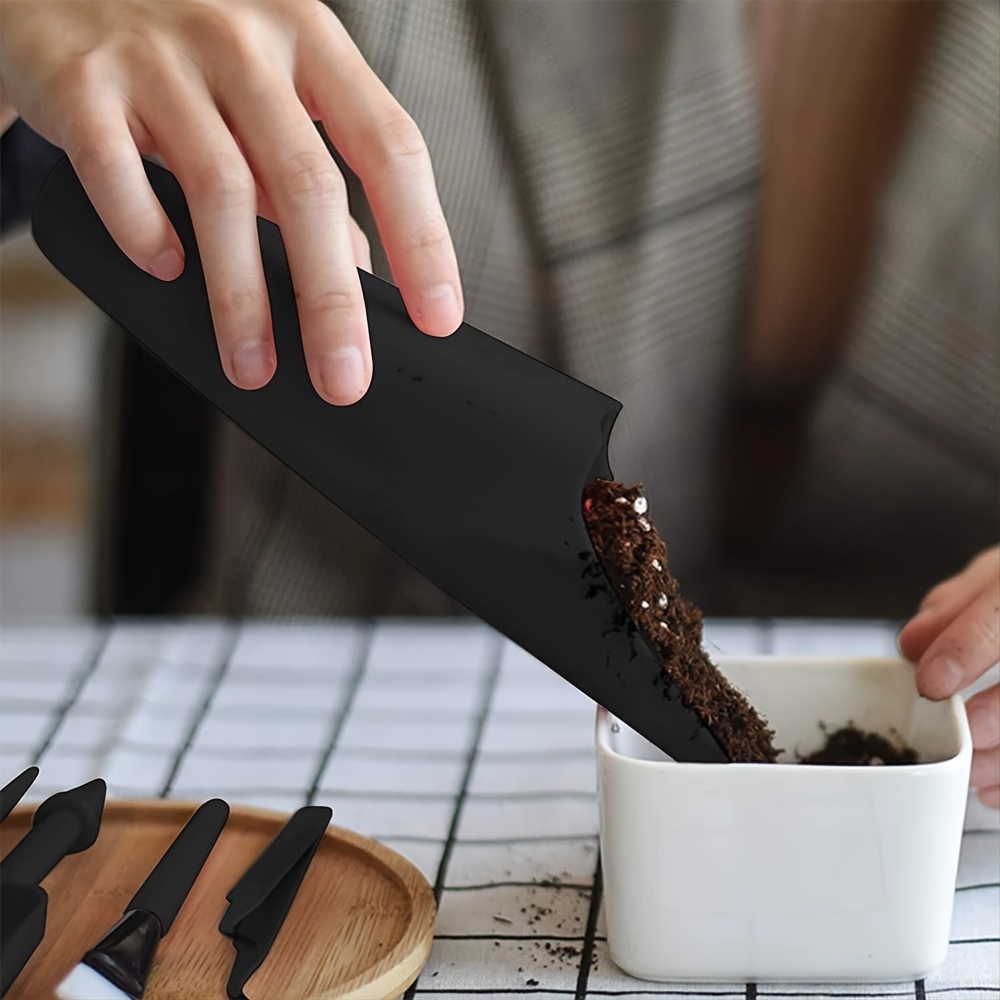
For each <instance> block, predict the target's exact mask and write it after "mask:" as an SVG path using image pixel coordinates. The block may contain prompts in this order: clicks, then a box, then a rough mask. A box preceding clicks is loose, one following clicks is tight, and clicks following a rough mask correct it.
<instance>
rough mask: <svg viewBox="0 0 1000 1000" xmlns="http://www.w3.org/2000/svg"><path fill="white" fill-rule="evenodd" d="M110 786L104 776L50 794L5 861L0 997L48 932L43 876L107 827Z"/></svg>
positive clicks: (1, 867) (0, 887) (1, 871)
mask: <svg viewBox="0 0 1000 1000" xmlns="http://www.w3.org/2000/svg"><path fill="white" fill-rule="evenodd" d="M106 794H107V786H106V785H105V783H104V781H103V780H101V779H100V778H95V779H94V780H93V781H88V782H87V783H86V784H84V785H80V786H78V787H77V788H71V789H69V790H68V791H65V792H59V793H57V794H56V795H53V796H51V797H49V798H47V799H46V800H45V801H44V802H43V803H42V804H41V805H39V806H38V808H37V809H36V810H35V813H34V816H33V817H32V822H31V829H30V830H29V831H28V832H27V833H26V834H25V835H24V837H23V838H22V839H21V840H20V841H19V842H18V843H17V845H16V846H15V847H14V848H13V849H12V850H11V852H10V853H9V854H8V855H7V856H6V857H5V858H4V859H3V861H0V996H3V994H5V993H6V992H7V990H8V989H9V987H10V984H11V983H13V982H14V980H15V979H16V978H17V977H18V975H20V972H21V970H22V969H23V968H24V966H25V964H26V963H27V961H28V959H29V958H31V956H32V955H33V954H34V952H35V949H36V948H37V947H38V945H39V944H41V941H42V938H43V937H44V936H45V916H46V912H47V910H48V896H47V894H46V892H45V890H44V889H43V888H42V887H41V884H40V883H41V882H42V880H43V879H44V878H45V877H46V876H47V875H48V874H49V872H50V871H52V869H53V868H55V866H56V865H57V864H59V862H60V861H62V859H63V858H64V857H65V856H66V855H67V854H78V853H79V852H80V851H85V850H87V848H88V847H91V846H92V845H93V843H94V841H95V840H97V834H98V832H99V831H100V828H101V817H102V816H103V815H104V798H105V795H106Z"/></svg>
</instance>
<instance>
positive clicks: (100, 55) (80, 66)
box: [47, 49, 108, 104]
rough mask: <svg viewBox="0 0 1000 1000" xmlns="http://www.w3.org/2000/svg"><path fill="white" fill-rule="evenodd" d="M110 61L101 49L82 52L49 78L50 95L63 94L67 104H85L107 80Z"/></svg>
mask: <svg viewBox="0 0 1000 1000" xmlns="http://www.w3.org/2000/svg"><path fill="white" fill-rule="evenodd" d="M107 74H108V59H107V56H106V54H105V53H104V52H102V51H101V50H100V49H91V50H89V51H87V52H81V53H79V54H78V55H76V56H74V57H73V58H72V59H69V60H67V61H66V62H65V63H64V64H63V65H61V66H60V67H59V68H58V69H56V70H54V71H53V72H52V74H51V75H50V76H49V78H48V80H49V86H48V88H47V90H48V92H49V93H54V94H61V95H63V97H64V99H65V100H66V101H67V102H75V103H81V104H82V103H84V102H85V101H86V100H87V98H88V97H89V96H90V95H91V94H92V92H93V91H94V89H95V88H96V87H97V86H99V84H100V83H101V81H102V80H105V79H107Z"/></svg>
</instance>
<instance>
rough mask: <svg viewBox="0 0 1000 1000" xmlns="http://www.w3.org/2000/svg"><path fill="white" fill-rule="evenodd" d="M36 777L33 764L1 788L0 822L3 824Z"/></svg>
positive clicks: (36, 772)
mask: <svg viewBox="0 0 1000 1000" xmlns="http://www.w3.org/2000/svg"><path fill="white" fill-rule="evenodd" d="M37 777H38V768H37V767H35V765H34V764H32V765H31V767H26V768H25V769H24V770H23V771H22V772H21V773H20V774H19V775H18V776H17V777H16V778H12V779H11V780H10V781H8V782H7V784H6V785H4V786H3V788H0V822H3V820H5V819H6V818H7V817H8V816H9V815H10V811H11V810H12V809H13V808H14V806H16V805H17V804H18V802H20V801H21V799H23V798H24V793H25V792H27V790H28V789H29V788H31V786H32V785H33V784H34V782H35V778H37Z"/></svg>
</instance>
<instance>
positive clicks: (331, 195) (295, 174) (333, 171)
mask: <svg viewBox="0 0 1000 1000" xmlns="http://www.w3.org/2000/svg"><path fill="white" fill-rule="evenodd" d="M278 177H279V182H280V184H281V190H282V191H283V192H284V193H285V194H286V195H287V196H288V197H289V198H291V199H292V201H293V202H296V203H301V202H308V203H309V204H315V203H316V202H324V203H329V202H337V203H341V202H343V203H346V200H347V187H346V185H345V183H344V178H343V177H341V176H340V171H339V170H337V167H336V165H335V164H334V162H333V160H332V159H331V158H330V157H329V156H328V155H327V154H326V153H313V152H307V153H297V154H296V155H294V156H290V157H289V158H288V159H286V160H285V161H284V162H283V163H282V164H281V167H280V169H279V171H278Z"/></svg>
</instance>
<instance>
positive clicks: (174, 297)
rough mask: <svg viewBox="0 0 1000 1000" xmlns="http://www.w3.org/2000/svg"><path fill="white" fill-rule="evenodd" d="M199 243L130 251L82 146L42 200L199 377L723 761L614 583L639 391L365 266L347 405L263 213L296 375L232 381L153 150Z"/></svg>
mask: <svg viewBox="0 0 1000 1000" xmlns="http://www.w3.org/2000/svg"><path fill="white" fill-rule="evenodd" d="M146 170H147V173H148V174H149V178H150V181H151V183H152V185H153V188H154V190H155V191H156V194H157V196H158V197H159V199H160V201H161V202H162V203H163V206H164V209H165V210H166V212H167V215H168V216H169V217H170V219H171V221H172V222H173V224H174V226H175V228H176V230H177V233H178V235H179V236H180V238H181V241H182V242H183V244H184V250H185V253H186V266H185V270H184V273H183V274H182V275H181V276H180V277H179V278H177V279H176V280H175V281H172V282H169V283H166V282H161V281H158V280H157V279H156V278H153V277H151V276H150V275H148V274H146V273H145V272H144V271H142V270H141V269H140V268H138V267H136V266H135V265H134V264H132V263H131V261H129V260H128V258H127V257H126V256H125V255H124V254H123V253H122V252H121V251H120V250H119V249H118V247H117V246H116V245H115V243H114V241H113V240H112V238H111V236H110V235H109V234H108V232H107V230H106V229H105V228H104V225H103V223H102V222H101V220H100V218H99V217H98V215H97V213H96V211H95V210H94V208H93V206H92V205H91V203H90V201H89V200H88V198H87V195H86V193H85V192H84V190H83V188H82V186H81V185H80V182H79V181H78V179H77V177H76V174H75V173H74V172H73V169H72V167H71V166H70V164H69V162H68V161H67V160H62V161H61V162H60V163H59V164H57V166H56V167H55V168H54V170H53V172H52V175H51V176H50V177H49V180H48V181H47V183H46V186H45V188H44V189H43V191H42V194H41V196H40V198H39V200H38V203H37V205H36V208H35V213H34V219H33V227H34V236H35V240H36V241H37V243H38V245H39V247H40V248H41V250H42V252H43V253H44V254H45V255H46V256H47V257H48V258H49V260H50V261H51V262H52V263H53V264H54V265H55V266H56V267H57V268H58V269H59V270H60V271H61V272H62V273H63V274H64V275H65V276H66V277H67V278H68V279H69V280H70V281H72V282H73V283H74V284H75V285H76V286H77V287H78V288H80V289H81V290H82V291H83V292H84V293H86V294H87V295H88V296H90V298H91V299H93V300H94V301H95V302H96V303H97V304H98V305H99V306H100V307H101V308H102V309H104V310H105V312H107V313H108V314H109V315H110V316H112V317H113V318H114V319H115V320H117V321H118V322H119V323H120V324H121V325H122V326H123V327H125V329H126V330H128V331H129V332H130V333H132V334H133V336H135V337H136V339H137V340H138V341H139V343H141V344H142V345H143V346H144V347H146V348H147V349H148V350H149V351H150V352H152V353H153V354H154V355H155V356H156V357H158V358H159V359H160V360H161V361H162V362H163V363H164V364H166V365H167V366H168V367H169V368H171V369H173V371H174V372H175V373H177V374H178V375H179V376H180V377H181V378H182V379H184V380H185V381H186V382H187V383H188V384H189V385H190V386H192V387H193V388H194V389H196V390H197V391H198V392H200V393H201V394H202V395H204V396H205V397H206V398H207V399H209V400H210V401H211V402H212V403H214V404H215V405H216V406H217V407H218V408H219V409H220V410H222V412H223V413H224V414H226V416H228V417H229V418H230V419H232V420H233V421H235V423H237V424H238V425H239V426H240V427H242V428H243V429H244V430H245V431H246V432H247V433H249V434H250V435H251V436H252V437H254V438H255V439H256V440H257V441H259V442H260V443H261V444H262V445H263V446H264V447H265V448H267V449H268V450H269V451H271V452H272V453H273V454H274V455H276V456H277V457H278V458H279V459H281V460H282V461H283V462H284V463H285V464H286V465H287V466H289V468H291V469H292V470H293V471H295V472H296V473H298V474H299V475H300V476H301V477H302V478H303V479H305V480H306V482H308V483H310V484H311V485H312V486H314V487H315V488H316V489H317V490H319V492H320V493H322V494H323V495H324V496H326V497H327V498H328V499H329V500H332V501H333V502H334V503H335V504H336V505H337V506H338V507H340V508H342V509H343V510H344V511H346V512H347V513H348V514H349V515H350V516H351V517H353V518H354V519H355V520H357V521H358V522H359V523H361V524H362V525H364V526H365V527H366V528H367V529H368V530H369V531H371V532H372V533H373V534H374V535H375V536H377V537H378V538H380V539H381V540H382V541H383V542H385V543H386V544H387V545H389V546H390V547H391V548H392V549H394V550H395V551H396V552H397V553H398V554H399V555H401V556H402V557H403V558H404V559H406V560H407V561H408V562H410V563H411V564H412V565H413V566H415V567H416V568H417V569H418V570H420V571H421V572H422V573H424V574H425V575H426V576H427V577H428V578H429V579H431V580H432V581H433V582H434V583H436V584H437V585H438V586H439V587H441V588H442V589H443V590H445V591H447V592H448V593H449V594H451V595H452V596H453V597H454V598H456V599H457V600H458V601H460V602H461V603H462V604H464V605H465V606H466V607H467V608H469V610H470V611H473V612H474V613H475V614H477V615H479V616H480V617H481V618H482V619H483V620H485V621H486V622H488V623H489V624H491V625H493V626H494V627H495V628H496V629H498V630H499V631H500V632H502V633H503V634H504V635H506V636H508V637H509V638H511V639H512V640H513V641H514V642H516V643H517V644H518V645H520V646H522V647H523V648H524V649H526V650H527V651H528V652H529V653H532V654H533V655H534V656H536V657H538V659H540V660H541V661H542V662H543V663H545V664H547V665H548V666H550V667H551V668H552V669H553V670H555V671H556V672H558V673H559V674H561V675H562V676H563V677H565V678H566V679H567V680H568V681H570V682H571V683H572V684H574V685H576V687H578V688H579V689H580V690H581V691H583V692H584V693H585V694H587V695H589V696H590V697H591V698H593V699H594V701H596V702H598V703H600V704H602V705H604V706H605V707H606V708H608V709H609V710H610V711H611V712H613V713H614V714H615V715H616V716H618V718H620V719H621V720H622V721H624V722H625V723H627V724H628V725H629V726H631V727H632V728H633V729H635V730H637V731H638V732H639V733H641V734H642V735H643V736H645V737H646V738H647V739H648V740H650V741H651V742H652V743H654V744H655V745H656V746H658V747H660V749H662V750H663V751H665V752H666V753H668V754H669V755H670V756H672V757H674V758H675V759H678V760H686V761H696V760H698V761H724V760H726V759H727V758H726V756H725V754H724V753H723V752H722V750H721V749H720V748H719V746H718V744H717V743H716V741H715V739H714V738H713V737H712V735H711V734H710V733H709V731H708V730H707V729H706V728H705V727H704V725H703V724H702V722H701V720H700V719H699V718H698V716H697V715H695V713H694V712H692V711H690V710H689V709H688V708H687V707H686V706H685V705H684V704H683V703H682V701H681V698H680V695H679V693H678V692H677V689H676V688H675V687H673V686H672V684H671V683H670V682H669V681H668V679H667V678H666V676H665V674H664V672H663V670H662V669H661V668H660V664H659V662H658V661H657V659H656V657H655V655H654V654H653V653H652V651H651V650H650V649H649V647H648V646H647V645H646V643H645V641H644V640H643V639H642V638H641V637H640V635H639V634H638V633H637V631H636V629H635V627H634V625H633V624H632V622H631V620H630V619H629V618H628V616H627V615H626V614H625V612H624V610H623V608H622V606H621V603H620V602H619V600H618V598H617V597H616V596H615V595H614V593H613V591H612V588H611V587H610V586H608V585H607V582H606V578H605V576H604V573H603V571H602V570H601V568H600V565H599V563H598V561H597V559H596V556H595V555H594V550H593V547H592V546H591V543H590V538H589V536H588V534H587V530H586V527H585V525H584V522H583V517H582V512H581V501H582V493H583V490H584V487H586V486H587V484H588V483H590V482H591V481H593V480H594V479H595V478H597V477H605V478H611V470H610V467H609V465H608V457H607V449H608V438H609V435H610V433H611V427H612V425H613V424H614V421H615V418H616V417H617V415H618V412H619V410H620V409H621V406H620V404H619V403H618V402H616V401H615V400H614V399H611V398H610V397H608V396H605V395H603V394H602V393H600V392H598V391H597V390H595V389H592V388H591V387H589V386H587V385H584V384H583V383H581V382H578V381H576V380H574V379H572V378H570V377H568V376H566V375H563V374H561V373H560V372H558V371H556V370H555V369H553V368H549V367H548V366H546V365H544V364H542V363H541V362H538V361H535V360H534V359H533V358H531V357H529V356H528V355H526V354H523V353H521V352H520V351H517V350H515V349H513V348H512V347H509V346H507V345H506V344H503V343H502V342H501V341H499V340H495V339H494V338H492V337H489V336H487V335H486V334H484V333H481V332H480V331H479V330H476V329H474V328H472V327H470V326H468V325H463V326H462V327H461V328H460V329H459V331H458V332H457V333H456V334H454V336H452V337H448V338H435V337H427V336H424V335H422V334H421V333H420V332H419V331H418V330H417V329H416V327H415V326H414V325H413V323H412V322H411V321H410V319H409V317H408V316H407V314H406V311H405V309H404V308H403V302H402V298H401V296H400V294H399V292H398V291H397V289H396V288H394V287H393V286H392V285H389V284H387V283H386V282H384V281H380V280H379V279H378V278H374V277H372V276H371V275H369V274H367V273H364V272H362V273H361V283H362V287H363V290H364V295H365V304H366V306H367V310H368V319H369V327H370V330H371V339H372V353H373V356H374V363H375V376H374V381H373V383H372V386H371V388H370V390H369V392H368V394H367V395H366V396H365V397H364V399H362V400H361V401H360V402H358V403H356V404H354V405H353V406H349V407H336V406H330V405H329V404H327V403H325V402H324V401H323V400H322V399H321V398H320V397H319V396H318V395H317V394H316V392H315V391H314V390H313V388H312V386H311V384H310V382H309V377H308V374H307V371H306V365H305V359H304V356H303V352H302V346H301V343H300V337H299V327H298V319H297V314H296V310H295V295H294V292H293V289H292V283H291V275H290V272H289V269H288V265H287V262H286V259H285V253H284V247H283V244H282V242H281V237H280V235H279V233H278V229H277V227H276V226H274V225H272V224H270V223H268V222H266V221H263V220H261V221H260V222H259V223H258V226H259V233H260V242H261V253H262V257H263V261H264V270H265V274H266V277H267V282H268V290H269V293H270V299H271V316H272V320H273V326H274V332H275V341H276V345H277V354H278V371H277V374H276V375H275V376H274V378H273V379H272V380H271V381H270V383H268V385H266V386H265V387H264V388H262V389H258V390H257V391H255V392H245V391H243V390H241V389H238V388H236V387H235V386H233V385H231V384H230V383H229V381H228V380H227V379H226V377H225V375H224V373H223V370H222V366H221V364H220V362H219V358H218V353H217V349H216V346H215V337H214V334H213V327H212V318H211V313H210V311H209V305H208V297H207V294H206V291H205V280H204V275H203V272H202V268H201V262H200V260H199V257H198V248H197V245H196V243H195V239H194V233H193V230H192V226H191V220H190V217H189V215H188V211H187V206H186V203H185V200H184V196H183V193H182V192H181V189H180V186H179V185H178V184H177V182H176V180H175V179H174V177H173V175H171V174H170V173H169V172H167V171H165V170H163V169H161V168H159V167H156V166H154V165H152V164H147V165H146Z"/></svg>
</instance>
